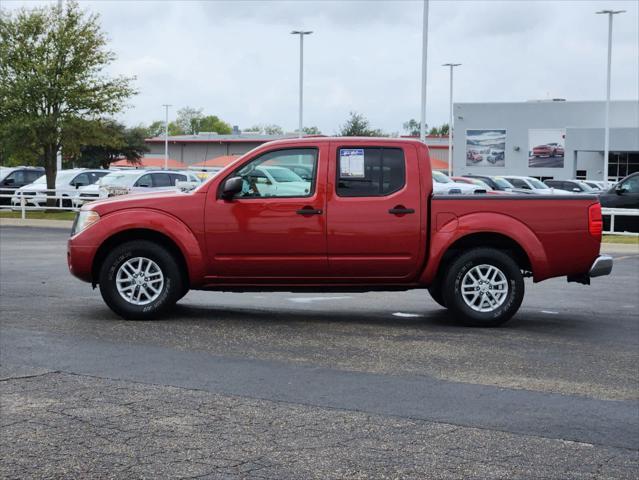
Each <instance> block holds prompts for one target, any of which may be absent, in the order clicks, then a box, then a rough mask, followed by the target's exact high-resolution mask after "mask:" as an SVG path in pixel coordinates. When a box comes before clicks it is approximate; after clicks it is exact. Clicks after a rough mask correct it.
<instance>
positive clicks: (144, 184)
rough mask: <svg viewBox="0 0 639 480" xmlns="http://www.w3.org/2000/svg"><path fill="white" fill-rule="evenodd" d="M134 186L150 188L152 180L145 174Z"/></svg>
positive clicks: (148, 174)
mask: <svg viewBox="0 0 639 480" xmlns="http://www.w3.org/2000/svg"><path fill="white" fill-rule="evenodd" d="M135 186H136V187H146V188H151V187H152V186H153V180H152V179H151V174H150V173H147V174H146V175H142V176H141V177H140V179H139V180H138V181H137V182H135Z"/></svg>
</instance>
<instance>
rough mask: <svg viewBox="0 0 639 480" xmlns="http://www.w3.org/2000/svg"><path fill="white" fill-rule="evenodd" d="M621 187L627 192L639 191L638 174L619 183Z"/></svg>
mask: <svg viewBox="0 0 639 480" xmlns="http://www.w3.org/2000/svg"><path fill="white" fill-rule="evenodd" d="M621 189H622V190H623V191H624V192H628V193H639V176H637V177H632V178H629V179H628V180H626V181H625V182H623V183H622V184H621Z"/></svg>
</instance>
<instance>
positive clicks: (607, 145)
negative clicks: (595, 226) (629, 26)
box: [596, 10, 625, 187]
mask: <svg viewBox="0 0 639 480" xmlns="http://www.w3.org/2000/svg"><path fill="white" fill-rule="evenodd" d="M624 12H625V10H601V11H599V12H596V13H597V15H603V14H607V15H608V70H607V72H606V119H605V124H604V168H603V170H604V175H603V177H604V178H603V181H604V186H605V187H607V186H608V156H609V153H610V64H611V59H612V16H613V15H617V14H618V13H624Z"/></svg>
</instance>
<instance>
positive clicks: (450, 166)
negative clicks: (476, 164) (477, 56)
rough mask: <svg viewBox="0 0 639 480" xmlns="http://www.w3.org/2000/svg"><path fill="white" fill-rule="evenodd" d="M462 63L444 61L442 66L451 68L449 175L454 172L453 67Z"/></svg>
mask: <svg viewBox="0 0 639 480" xmlns="http://www.w3.org/2000/svg"><path fill="white" fill-rule="evenodd" d="M460 65H461V63H444V64H443V65H442V67H449V68H450V98H449V101H450V108H449V114H448V176H449V177H450V176H451V175H452V174H453V68H455V67H459V66H460Z"/></svg>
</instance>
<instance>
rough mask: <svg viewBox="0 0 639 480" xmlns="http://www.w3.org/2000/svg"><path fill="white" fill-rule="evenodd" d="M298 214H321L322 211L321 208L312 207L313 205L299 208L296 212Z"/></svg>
mask: <svg viewBox="0 0 639 480" xmlns="http://www.w3.org/2000/svg"><path fill="white" fill-rule="evenodd" d="M295 213H297V214H298V215H321V214H322V213H323V210H322V209H319V208H317V209H316V208H313V207H304V208H300V209H299V210H298V211H297V212H295Z"/></svg>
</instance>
